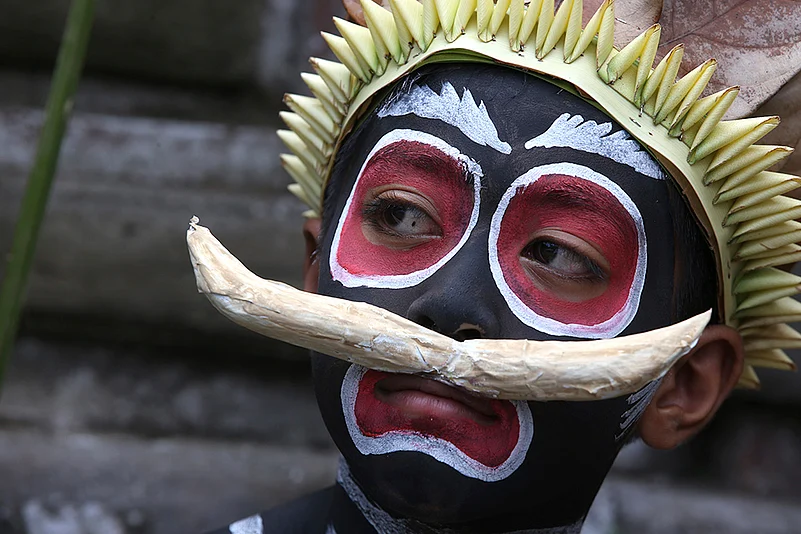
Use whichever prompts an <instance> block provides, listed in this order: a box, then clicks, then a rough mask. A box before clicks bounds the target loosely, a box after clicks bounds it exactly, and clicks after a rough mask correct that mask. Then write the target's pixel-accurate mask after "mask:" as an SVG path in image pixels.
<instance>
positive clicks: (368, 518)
mask: <svg viewBox="0 0 801 534" xmlns="http://www.w3.org/2000/svg"><path fill="white" fill-rule="evenodd" d="M337 486H338V487H337V488H336V489H337V494H336V496H335V498H334V499H335V500H334V506H332V510H331V520H330V525H329V528H328V531H327V532H326V534H337V533H339V534H343V533H345V532H347V533H349V534H375V533H381V534H460V533H466V532H473V530H471V529H469V527H465V528H464V529H458V530H454V529H452V528H438V527H432V526H429V525H426V524H424V523H421V522H420V521H416V520H414V519H405V518H395V517H392V516H391V515H390V514H389V513H387V512H385V511H384V510H382V509H381V508H379V507H378V506H376V505H375V504H373V503H372V502H371V501H370V500H369V499H368V498H367V496H366V495H365V494H364V492H363V491H362V490H361V488H360V487H359V485H358V484H357V483H356V481H355V480H354V479H353V476H352V475H351V473H350V469H349V468H348V465H347V463H345V460H340V463H339V472H338V474H337ZM582 524H583V520H580V521H578V522H576V523H574V524H572V525H565V526H563V527H553V528H545V529H526V530H515V531H506V530H504V531H493V533H495V534H579V533H580V532H581V526H582Z"/></svg>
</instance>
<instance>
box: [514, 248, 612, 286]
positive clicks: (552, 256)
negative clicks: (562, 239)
mask: <svg viewBox="0 0 801 534" xmlns="http://www.w3.org/2000/svg"><path fill="white" fill-rule="evenodd" d="M521 257H522V258H523V259H524V260H525V261H527V262H536V263H538V264H540V265H541V266H543V267H545V268H547V269H549V270H550V271H552V272H553V274H556V275H559V276H562V277H564V278H572V279H598V280H603V279H604V278H605V276H606V274H605V273H604V272H603V270H602V269H601V267H599V266H598V265H597V264H596V263H595V262H594V261H593V260H591V259H590V258H588V257H586V256H584V255H583V254H581V253H579V252H577V251H575V250H573V249H571V248H570V247H569V246H566V245H564V244H562V243H558V242H556V241H553V240H551V239H536V240H534V241H532V242H531V243H529V244H528V245H526V247H525V248H524V249H523V251H522V252H521Z"/></svg>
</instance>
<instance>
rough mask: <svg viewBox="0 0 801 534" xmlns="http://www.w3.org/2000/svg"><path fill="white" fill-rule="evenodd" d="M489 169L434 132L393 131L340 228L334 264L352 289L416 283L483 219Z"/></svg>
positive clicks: (374, 155) (359, 182)
mask: <svg viewBox="0 0 801 534" xmlns="http://www.w3.org/2000/svg"><path fill="white" fill-rule="evenodd" d="M481 176H482V174H481V167H479V165H478V164H477V163H475V162H474V161H473V160H471V159H470V158H468V157H467V156H465V155H463V154H461V153H460V152H459V150H457V149H456V148H454V147H452V146H451V145H449V144H447V143H446V142H445V141H443V140H442V139H439V138H438V137H434V136H433V135H430V134H426V133H423V132H418V131H415V130H393V131H391V132H389V133H388V134H386V135H384V137H382V138H381V139H380V140H379V141H378V143H376V145H375V147H374V148H373V149H372V150H371V151H370V154H369V155H368V157H367V160H366V161H365V163H364V165H363V166H362V169H361V171H360V172H359V176H358V177H357V179H356V182H355V184H354V186H353V190H352V191H351V193H350V196H349V197H348V200H347V202H346V203H345V209H344V210H343V212H342V215H341V217H340V219H339V222H338V224H337V228H336V231H335V233H334V239H333V241H332V246H331V256H330V258H329V266H330V269H331V275H332V277H333V278H334V280H337V281H339V282H341V283H342V284H343V285H344V286H346V287H359V286H366V287H384V288H402V287H410V286H413V285H416V284H418V283H420V282H422V281H423V280H425V279H426V278H428V277H429V276H431V275H432V274H434V273H435V272H436V271H437V270H438V269H439V268H440V267H442V265H444V264H445V263H446V262H447V261H448V260H450V258H452V257H453V256H454V255H455V254H456V253H457V252H458V251H459V249H460V248H461V247H462V246H463V245H464V243H465V242H466V241H467V238H468V237H469V235H470V231H471V230H472V229H473V227H474V226H475V224H476V221H477V220H478V208H479V191H480V190H481Z"/></svg>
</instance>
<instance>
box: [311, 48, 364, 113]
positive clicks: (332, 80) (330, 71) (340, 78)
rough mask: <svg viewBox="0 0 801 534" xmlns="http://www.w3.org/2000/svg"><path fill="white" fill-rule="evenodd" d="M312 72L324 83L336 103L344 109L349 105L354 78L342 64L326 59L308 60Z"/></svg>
mask: <svg viewBox="0 0 801 534" xmlns="http://www.w3.org/2000/svg"><path fill="white" fill-rule="evenodd" d="M309 63H310V64H311V66H312V68H313V69H314V71H315V72H316V73H317V74H318V75H319V76H320V78H322V79H323V81H325V83H326V85H327V86H328V88H329V89H330V90H331V93H332V94H333V95H334V97H335V98H336V99H337V101H338V102H339V103H340V104H341V105H342V106H343V107H345V106H346V105H347V104H349V103H350V99H351V96H352V94H351V93H352V91H353V82H354V76H353V74H352V73H351V71H350V69H348V68H347V67H346V66H345V65H343V64H342V63H337V62H335V61H329V60H327V59H320V58H315V57H313V58H311V59H309Z"/></svg>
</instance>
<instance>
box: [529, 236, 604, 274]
mask: <svg viewBox="0 0 801 534" xmlns="http://www.w3.org/2000/svg"><path fill="white" fill-rule="evenodd" d="M540 243H553V244H554V245H556V246H557V247H560V248H562V249H564V250H565V251H567V252H568V253H570V254H573V255H574V256H575V257H576V258H577V259H578V260H580V261H581V262H582V263H583V264H584V266H586V267H587V269H588V270H589V271H590V272H589V274H587V275H584V276H570V275H565V274H564V273H560V272H558V271H557V270H555V269H551V268H550V267H549V266H548V265H546V264H545V263H544V262H542V261H540V260H538V259H536V258H535V257H534V256H535V254H536V252H535V251H534V250H533V248H534V247H535V246H536V245H537V244H540ZM522 255H523V257H525V258H526V259H528V260H530V261H535V262H537V263H540V264H542V266H543V267H544V268H546V269H548V270H549V272H550V273H551V274H553V275H555V276H558V277H560V278H563V279H566V280H581V281H587V282H604V281H606V280H607V278H608V275H607V273H606V272H605V271H604V270H603V269H602V268H601V267H600V266H599V265H598V264H597V263H595V262H594V261H592V260H591V259H590V258H588V257H587V256H585V255H584V254H582V253H581V252H579V251H577V250H575V249H574V248H573V247H571V246H569V245H566V244H564V243H560V242H559V241H557V240H555V239H547V238H541V239H536V240H534V241H532V242H531V243H529V244H528V245H526V246H525V248H524V249H523V251H522Z"/></svg>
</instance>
